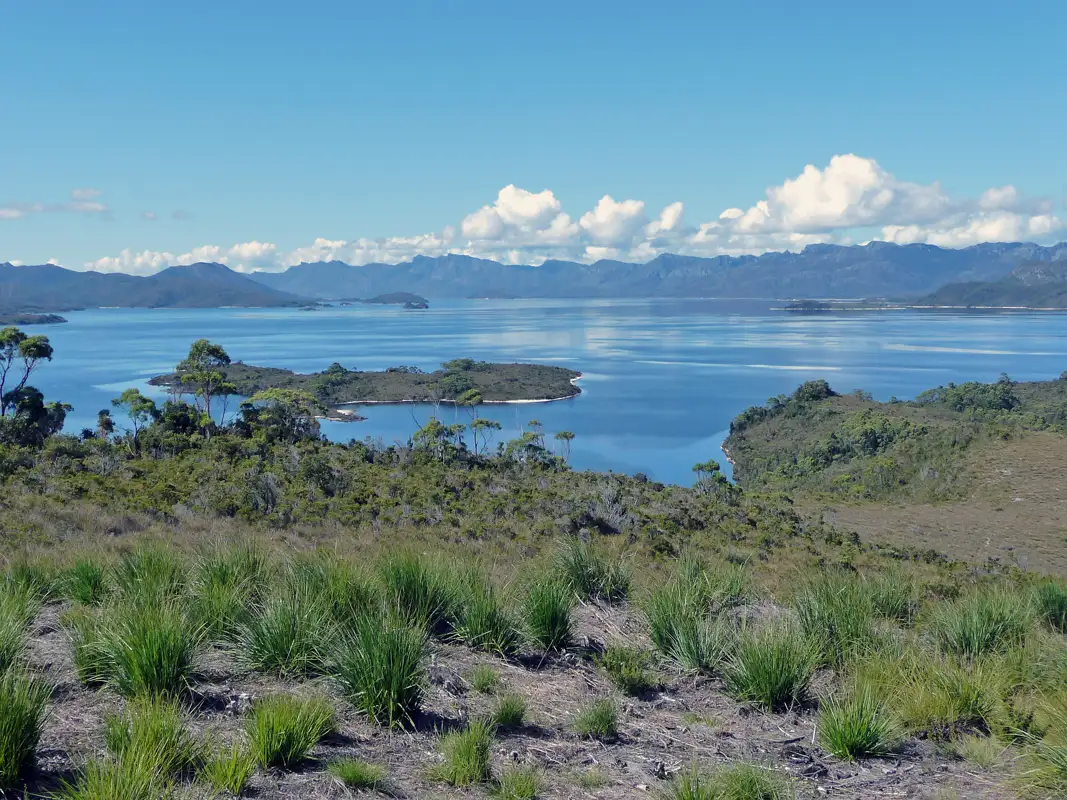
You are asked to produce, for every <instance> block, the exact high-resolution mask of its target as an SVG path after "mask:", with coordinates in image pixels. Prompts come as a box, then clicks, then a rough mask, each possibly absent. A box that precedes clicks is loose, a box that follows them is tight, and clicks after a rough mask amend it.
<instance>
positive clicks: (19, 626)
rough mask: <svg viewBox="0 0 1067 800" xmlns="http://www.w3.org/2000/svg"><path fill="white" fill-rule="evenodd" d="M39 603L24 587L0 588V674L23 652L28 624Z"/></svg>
mask: <svg viewBox="0 0 1067 800" xmlns="http://www.w3.org/2000/svg"><path fill="white" fill-rule="evenodd" d="M39 605H40V601H39V600H38V596H37V595H35V594H32V593H30V592H28V591H26V590H25V589H22V588H17V587H2V588H0V674H2V673H3V672H4V671H5V670H7V669H9V668H10V667H12V666H13V665H15V664H16V663H17V662H18V661H19V660H20V659H21V658H22V657H23V655H24V654H25V652H26V646H27V642H28V638H29V630H28V628H29V624H30V622H31V621H32V619H33V617H34V615H35V614H36V613H37V609H38V608H39Z"/></svg>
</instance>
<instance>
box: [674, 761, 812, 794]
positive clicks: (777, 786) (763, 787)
mask: <svg viewBox="0 0 1067 800" xmlns="http://www.w3.org/2000/svg"><path fill="white" fill-rule="evenodd" d="M667 797H668V798H669V800H793V798H795V797H796V791H795V789H794V788H793V785H792V784H791V783H790V782H789V780H788V779H786V778H783V777H781V776H779V775H778V774H776V773H774V772H772V771H770V770H769V769H765V768H764V767H759V766H756V765H755V764H732V765H730V766H726V767H720V768H719V769H717V770H715V771H714V772H711V773H710V774H705V773H702V772H700V771H698V770H697V769H695V768H694V769H692V770H689V771H687V772H682V773H680V774H679V775H677V776H676V777H675V778H674V780H672V781H671V786H670V789H669V790H668V792H667Z"/></svg>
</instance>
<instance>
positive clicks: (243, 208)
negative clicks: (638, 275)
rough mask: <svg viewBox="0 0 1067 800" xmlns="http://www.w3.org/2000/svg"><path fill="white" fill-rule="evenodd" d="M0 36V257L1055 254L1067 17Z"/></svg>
mask: <svg viewBox="0 0 1067 800" xmlns="http://www.w3.org/2000/svg"><path fill="white" fill-rule="evenodd" d="M0 30H3V31H4V37H3V40H4V64H5V67H4V71H3V73H2V74H0V82H2V83H0V85H2V87H3V88H2V90H0V115H2V118H3V124H2V125H0V260H16V261H21V262H25V263H40V262H43V261H46V260H48V259H56V260H58V261H59V262H60V263H62V264H64V265H65V266H70V267H73V268H84V267H86V266H89V265H91V266H93V267H94V268H98V269H112V270H114V269H123V270H127V271H134V272H150V271H153V270H155V269H158V268H160V267H162V266H164V265H165V264H167V263H178V262H182V261H189V260H192V259H193V258H198V257H207V258H212V259H218V260H223V261H225V262H226V263H229V264H230V265H231V266H235V267H237V268H241V269H252V268H257V267H258V268H268V269H277V268H281V267H284V266H285V265H286V264H287V263H293V262H294V261H296V260H300V259H302V258H306V259H308V260H310V259H313V258H330V257H339V258H344V259H346V260H349V261H351V262H353V263H362V262H365V261H370V260H378V259H381V260H399V259H402V258H407V257H410V256H411V255H413V254H415V253H420V252H421V253H427V254H436V253H439V252H445V251H455V252H470V253H472V254H476V255H486V256H492V257H496V258H501V259H503V260H512V261H524V262H533V263H536V262H537V261H539V260H541V259H543V258H546V257H557V256H559V257H571V258H585V259H593V258H597V257H617V258H633V259H638V258H644V257H646V256H650V255H654V254H655V253H656V252H662V251H664V250H672V251H683V252H694V253H707V254H714V253H720V252H731V253H732V252H758V251H760V250H765V249H783V248H789V249H799V248H800V247H803V246H804V245H805V244H806V243H810V242H812V241H841V242H859V241H866V240H868V239H871V238H888V239H892V240H895V241H901V242H905V241H932V242H935V243H938V244H944V245H949V246H963V245H966V244H970V243H973V242H975V241H980V240H988V239H1001V238H1026V239H1032V240H1036V241H1052V240H1055V239H1057V238H1067V231H1064V226H1065V224H1067V222H1065V221H1067V210H1065V209H1064V196H1065V194H1067V156H1065V153H1064V148H1063V144H1062V142H1063V140H1064V136H1065V134H1064V131H1065V130H1067V102H1065V101H1067V89H1065V84H1064V80H1063V75H1064V73H1063V65H1062V52H1061V48H1059V47H1058V46H1057V45H1056V42H1055V40H1054V39H1055V32H1056V31H1063V30H1067V3H1062V2H1051V1H1050V2H1030V3H1026V2H1020V3H1016V4H1008V3H988V2H974V1H973V0H971V2H955V1H954V0H952V1H946V2H931V1H930V0H927V2H922V3H919V2H895V3H893V4H891V5H890V4H885V3H857V2H854V1H853V2H848V3H845V2H810V3H795V2H790V3H784V2H763V3H730V4H709V3H700V4H697V3H691V4H689V3H677V4H650V3H647V2H645V3H627V2H618V0H616V2H611V3H601V2H581V3H574V2H570V3H558V2H541V3H538V4H522V5H520V4H513V3H499V2H496V3H489V2H484V3H483V2H477V3H476V2H451V3H446V2H440V0H438V1H437V2H403V1H402V0H395V1H394V2H390V3H375V4H369V3H353V2H308V3H299V4H294V3H273V2H225V3H219V2H199V0H191V1H189V2H184V3H180V4H169V3H168V4H164V3H144V2H143V0H142V1H141V2H125V0H112V1H111V2H107V3H76V2H72V1H71V2H58V3H54V2H21V1H20V0H0ZM849 154H855V157H850V156H849ZM835 156H836V157H838V158H837V159H836V160H835ZM842 157H843V158H842ZM807 165H812V170H810V171H808V172H807V173H805V167H806V166H807ZM802 176H803V177H802ZM798 177H799V178H801V179H800V180H797V179H798ZM505 187H514V188H512V189H505ZM502 189H504V191H503V192H502V191H501V190H502ZM989 190H994V191H993V192H992V193H990V192H989ZM761 200H762V201H765V203H766V207H764V208H761V207H759V206H758V205H757V203H759V201H761ZM606 201H610V202H606ZM676 204H681V205H680V206H679V205H676ZM724 212H728V213H726V214H725V216H724ZM316 240H318V243H316Z"/></svg>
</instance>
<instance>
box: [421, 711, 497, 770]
mask: <svg viewBox="0 0 1067 800" xmlns="http://www.w3.org/2000/svg"><path fill="white" fill-rule="evenodd" d="M492 744H493V730H492V728H491V727H490V726H489V725H488V723H486V722H484V721H482V720H472V721H471V722H470V724H469V725H468V726H467V727H466V729H464V730H461V731H455V732H453V733H446V734H445V735H444V736H442V737H441V752H442V754H443V755H444V759H445V760H444V763H443V764H440V765H439V766H438V767H437V768H436V769H435V770H434V771H433V776H434V777H435V778H436V779H438V780H441V781H444V782H445V783H448V784H450V785H452V786H473V785H475V784H479V783H485V782H487V781H488V780H489V779H490V778H491V777H492V773H491V770H490V768H489V751H490V749H491V748H492Z"/></svg>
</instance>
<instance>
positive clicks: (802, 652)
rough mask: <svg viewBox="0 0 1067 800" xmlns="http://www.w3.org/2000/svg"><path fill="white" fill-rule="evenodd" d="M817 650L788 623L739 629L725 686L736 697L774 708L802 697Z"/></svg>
mask: <svg viewBox="0 0 1067 800" xmlns="http://www.w3.org/2000/svg"><path fill="white" fill-rule="evenodd" d="M816 664H817V654H816V652H815V649H814V648H813V647H812V645H811V643H810V642H809V641H808V639H807V637H805V636H804V634H803V633H802V632H801V631H799V630H797V629H796V628H794V627H793V626H791V625H783V624H777V625H768V626H765V627H762V628H759V629H757V630H754V631H752V630H748V631H744V632H742V634H741V636H740V638H739V640H738V644H737V649H736V650H735V651H734V653H733V655H732V656H731V657H730V658H729V660H728V661H727V663H726V667H725V678H726V687H727V689H728V691H729V692H730V693H731V694H732V695H733V696H734V697H736V698H737V699H738V700H744V701H748V702H751V703H755V704H756V705H758V706H760V707H762V708H764V709H767V710H769V711H777V710H781V709H784V708H789V707H792V706H793V705H796V704H798V703H801V702H803V701H804V699H805V698H806V696H807V692H808V686H809V684H810V683H811V679H812V676H813V675H814V674H815V667H816Z"/></svg>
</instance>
